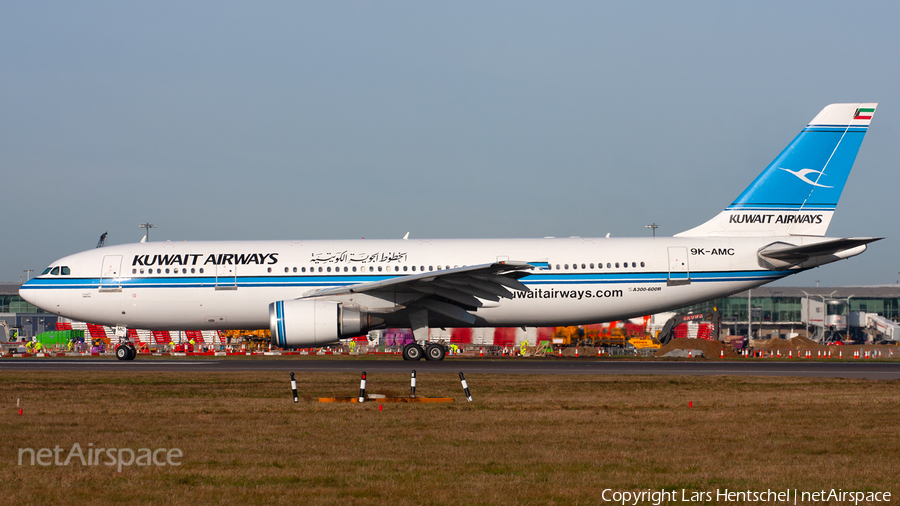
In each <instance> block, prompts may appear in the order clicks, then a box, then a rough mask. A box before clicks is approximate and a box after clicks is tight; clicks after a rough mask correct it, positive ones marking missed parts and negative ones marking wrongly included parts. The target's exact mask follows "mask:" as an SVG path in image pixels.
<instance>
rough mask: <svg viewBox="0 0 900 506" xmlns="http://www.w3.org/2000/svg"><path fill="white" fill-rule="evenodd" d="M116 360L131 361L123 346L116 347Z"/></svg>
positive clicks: (125, 347)
mask: <svg viewBox="0 0 900 506" xmlns="http://www.w3.org/2000/svg"><path fill="white" fill-rule="evenodd" d="M116 358H117V359H119V360H131V352H130V351H129V350H128V347H127V346H125V345H124V344H120V345H118V346H116Z"/></svg>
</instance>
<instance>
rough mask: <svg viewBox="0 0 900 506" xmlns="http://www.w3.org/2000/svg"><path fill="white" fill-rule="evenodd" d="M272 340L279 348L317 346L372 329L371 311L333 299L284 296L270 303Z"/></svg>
mask: <svg viewBox="0 0 900 506" xmlns="http://www.w3.org/2000/svg"><path fill="white" fill-rule="evenodd" d="M269 329H270V330H271V336H272V337H271V341H272V344H273V345H274V346H277V347H279V348H315V347H319V346H325V345H328V344H334V343H336V342H337V341H338V340H339V339H343V338H347V337H353V336H358V335H360V334H362V333H364V332H367V331H368V330H369V315H368V313H367V312H365V311H363V310H362V309H360V308H358V307H353V306H347V305H344V304H341V303H340V302H333V301H330V300H299V299H298V300H282V301H278V302H273V303H271V304H269Z"/></svg>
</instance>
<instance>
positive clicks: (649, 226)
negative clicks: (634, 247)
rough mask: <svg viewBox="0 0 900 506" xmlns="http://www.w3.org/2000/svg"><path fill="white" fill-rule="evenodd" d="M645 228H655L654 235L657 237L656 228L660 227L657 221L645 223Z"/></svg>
mask: <svg viewBox="0 0 900 506" xmlns="http://www.w3.org/2000/svg"><path fill="white" fill-rule="evenodd" d="M644 228H649V229H653V237H656V229H658V228H659V225H657V224H656V223H651V224H649V225H644Z"/></svg>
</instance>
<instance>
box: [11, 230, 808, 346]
mask: <svg viewBox="0 0 900 506" xmlns="http://www.w3.org/2000/svg"><path fill="white" fill-rule="evenodd" d="M820 240H824V238H810V237H806V238H799V237H787V238H785V237H781V238H779V237H766V238H758V237H757V238H697V237H686V238H671V237H658V238H632V239H617V238H613V239H610V238H566V239H555V238H547V239H466V240H453V239H441V240H347V241H218V242H156V243H136V244H127V245H121V246H110V247H105V248H100V249H95V250H90V251H85V252H82V253H78V254H75V255H71V256H68V257H65V258H62V259H60V260H58V261H56V262H54V264H53V265H52V266H51V267H53V266H57V267H67V268H68V272H69V274H67V275H64V274H62V272H65V270H60V271H59V272H60V274H55V275H54V274H52V273H49V272H48V273H46V274H42V275H41V276H38V277H37V278H34V279H32V280H31V281H29V282H28V283H26V284H25V285H24V286H23V287H22V289H21V291H20V293H21V295H22V296H23V297H24V298H25V299H26V300H28V301H29V302H31V303H32V304H35V305H37V306H38V307H40V308H42V309H44V310H46V311H49V312H52V313H56V314H59V315H62V316H66V317H69V318H72V319H76V320H82V321H88V322H92V323H99V324H105V325H110V326H125V327H129V328H144V329H183V330H194V329H197V330H200V329H260V328H268V327H269V312H268V307H269V304H270V303H272V302H275V301H281V300H291V299H295V298H298V297H301V296H304V295H308V294H309V293H310V292H312V291H315V290H317V289H322V288H328V287H336V286H345V285H353V284H359V283H366V282H369V281H378V280H383V279H388V278H393V277H396V276H404V275H411V274H421V273H422V272H423V271H424V272H428V271H437V270H444V269H448V268H450V269H452V268H456V267H463V266H468V265H478V264H484V263H491V262H496V261H502V260H510V261H524V262H530V263H534V264H536V265H538V266H539V268H536V269H534V270H533V271H532V272H531V274H530V275H528V276H526V277H524V278H522V279H521V280H520V281H522V283H524V284H525V285H526V286H528V287H529V288H530V291H529V292H515V293H514V294H513V295H514V296H515V297H514V298H513V299H501V300H500V301H499V302H490V301H486V304H485V306H484V307H480V308H477V310H476V309H474V308H473V309H471V310H470V312H471V314H473V315H474V316H475V317H476V318H477V322H476V323H475V326H496V327H512V326H555V325H575V324H587V323H596V322H603V321H610V320H619V319H623V318H629V317H634V316H639V315H646V314H651V313H656V312H660V311H666V310H671V309H674V308H679V307H684V306H686V305H690V304H693V303H697V302H701V301H704V300H709V299H713V298H716V297H720V296H724V295H727V294H731V293H734V292H737V291H741V290H745V289H747V288H752V287H755V286H758V285H761V284H764V283H767V282H770V281H773V280H775V279H778V278H781V277H784V276H787V275H789V274H793V273H796V272H799V270H796V269H795V270H784V271H773V270H768V269H766V268H764V267H762V266H761V264H760V261H759V259H758V257H757V252H758V251H759V249H760V248H762V247H764V246H766V245H768V244H771V243H773V242H775V241H783V242H790V243H791V244H796V245H800V244H810V243H814V242H817V241H820ZM356 302H357V303H361V304H362V305H367V301H365V300H364V299H363V300H360V301H356ZM368 302H371V301H368ZM382 302H384V301H382ZM386 303H387V304H389V305H390V304H396V306H400V305H402V303H403V302H402V301H399V300H398V301H393V302H391V301H387V302H386ZM373 309H374V308H373ZM383 312H384V313H385V315H384V316H385V320H386V324H387V325H391V326H395V325H396V326H409V325H408V320H402V319H399V320H398V321H393V320H392V318H391V314H392V313H391V312H390V311H383ZM430 323H431V326H460V324H459V322H458V321H451V320H446V321H444V320H442V319H441V317H440V316H435V317H433V319H432V320H431V322H430Z"/></svg>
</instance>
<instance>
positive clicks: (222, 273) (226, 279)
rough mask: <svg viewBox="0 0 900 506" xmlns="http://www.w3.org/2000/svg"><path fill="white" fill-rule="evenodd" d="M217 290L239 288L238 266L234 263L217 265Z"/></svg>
mask: <svg viewBox="0 0 900 506" xmlns="http://www.w3.org/2000/svg"><path fill="white" fill-rule="evenodd" d="M216 290H237V267H236V266H234V265H217V266H216Z"/></svg>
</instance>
